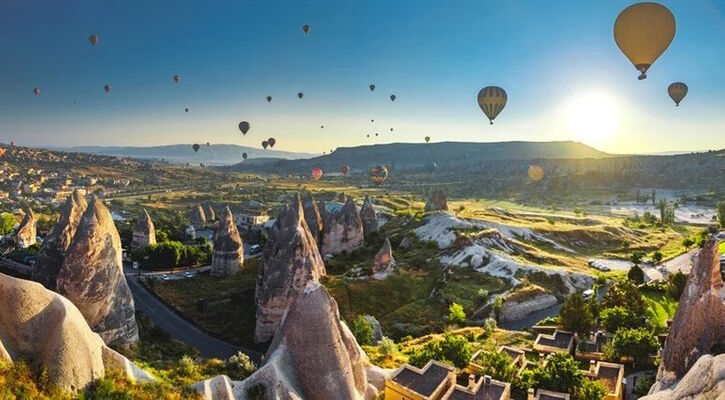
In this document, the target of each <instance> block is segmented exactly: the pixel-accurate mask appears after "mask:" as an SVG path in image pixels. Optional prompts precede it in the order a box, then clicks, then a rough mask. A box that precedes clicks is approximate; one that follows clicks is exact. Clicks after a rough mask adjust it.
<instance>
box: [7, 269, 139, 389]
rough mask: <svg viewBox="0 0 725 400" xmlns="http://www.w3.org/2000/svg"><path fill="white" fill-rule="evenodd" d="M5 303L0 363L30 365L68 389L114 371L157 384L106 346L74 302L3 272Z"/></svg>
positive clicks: (51, 380) (83, 385) (82, 385)
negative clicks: (27, 363) (21, 361)
mask: <svg viewBox="0 0 725 400" xmlns="http://www.w3.org/2000/svg"><path fill="white" fill-rule="evenodd" d="M0 304H3V306H2V307H0V360H4V361H6V362H14V361H20V360H23V361H27V362H29V363H30V365H32V366H33V367H34V369H36V370H38V371H40V370H46V371H47V373H48V378H49V380H50V382H52V383H53V384H55V385H57V386H58V387H59V388H61V389H63V390H67V391H77V390H81V389H83V388H85V387H86V386H88V384H89V383H91V382H92V381H94V380H96V379H98V378H101V377H102V376H104V374H105V372H106V371H107V370H109V369H120V370H121V371H123V372H124V374H125V375H126V376H127V377H129V378H131V379H133V380H153V378H152V377H151V376H150V375H149V374H147V373H146V372H144V371H143V370H141V369H139V368H138V367H136V366H135V365H134V364H133V363H131V362H130V361H129V360H127V359H126V358H125V357H123V356H121V355H120V354H118V353H117V352H115V351H113V350H111V349H110V348H108V347H106V345H105V344H104V343H103V340H102V339H101V338H100V336H98V334H96V333H93V331H91V329H90V327H89V326H88V323H87V322H86V320H85V319H84V318H83V315H81V313H80V311H78V309H77V308H76V307H75V306H74V305H73V304H72V303H71V302H70V301H68V299H66V298H64V297H63V296H61V295H59V294H57V293H54V292H52V291H50V290H47V289H45V288H44V287H43V286H42V285H40V284H38V283H35V282H31V281H26V280H22V279H16V278H12V277H10V276H7V275H3V274H0Z"/></svg>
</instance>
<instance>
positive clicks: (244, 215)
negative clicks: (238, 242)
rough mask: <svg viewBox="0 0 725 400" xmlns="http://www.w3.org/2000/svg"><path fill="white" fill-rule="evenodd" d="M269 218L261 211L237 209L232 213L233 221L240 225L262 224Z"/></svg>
mask: <svg viewBox="0 0 725 400" xmlns="http://www.w3.org/2000/svg"><path fill="white" fill-rule="evenodd" d="M268 220H269V215H267V214H266V213H264V212H263V211H252V210H239V211H236V212H235V213H234V222H236V223H237V225H239V226H242V227H254V226H259V225H263V224H264V223H265V222H267V221H268Z"/></svg>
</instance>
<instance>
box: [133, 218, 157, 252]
mask: <svg viewBox="0 0 725 400" xmlns="http://www.w3.org/2000/svg"><path fill="white" fill-rule="evenodd" d="M152 244H156V229H155V228H154V221H153V220H151V216H150V215H149V212H148V211H146V209H145V208H144V209H143V213H142V214H141V215H140V216H139V219H138V221H136V225H134V227H133V240H132V241H131V249H132V250H133V249H136V248H139V247H146V246H149V245H152Z"/></svg>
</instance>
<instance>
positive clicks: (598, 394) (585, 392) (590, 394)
mask: <svg viewBox="0 0 725 400" xmlns="http://www.w3.org/2000/svg"><path fill="white" fill-rule="evenodd" d="M607 393H609V389H607V386H605V385H604V384H603V383H602V382H600V381H592V380H589V379H584V380H583V381H582V384H581V387H579V389H577V391H576V394H577V399H579V400H602V399H604V397H605V396H606V395H607Z"/></svg>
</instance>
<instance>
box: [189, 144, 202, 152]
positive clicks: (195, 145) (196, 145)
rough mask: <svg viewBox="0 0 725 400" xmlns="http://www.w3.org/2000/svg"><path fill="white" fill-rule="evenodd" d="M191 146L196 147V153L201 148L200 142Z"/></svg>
mask: <svg viewBox="0 0 725 400" xmlns="http://www.w3.org/2000/svg"><path fill="white" fill-rule="evenodd" d="M191 148H192V149H194V153H196V152H197V151H199V148H201V146H199V143H194V145H192V146H191Z"/></svg>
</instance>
